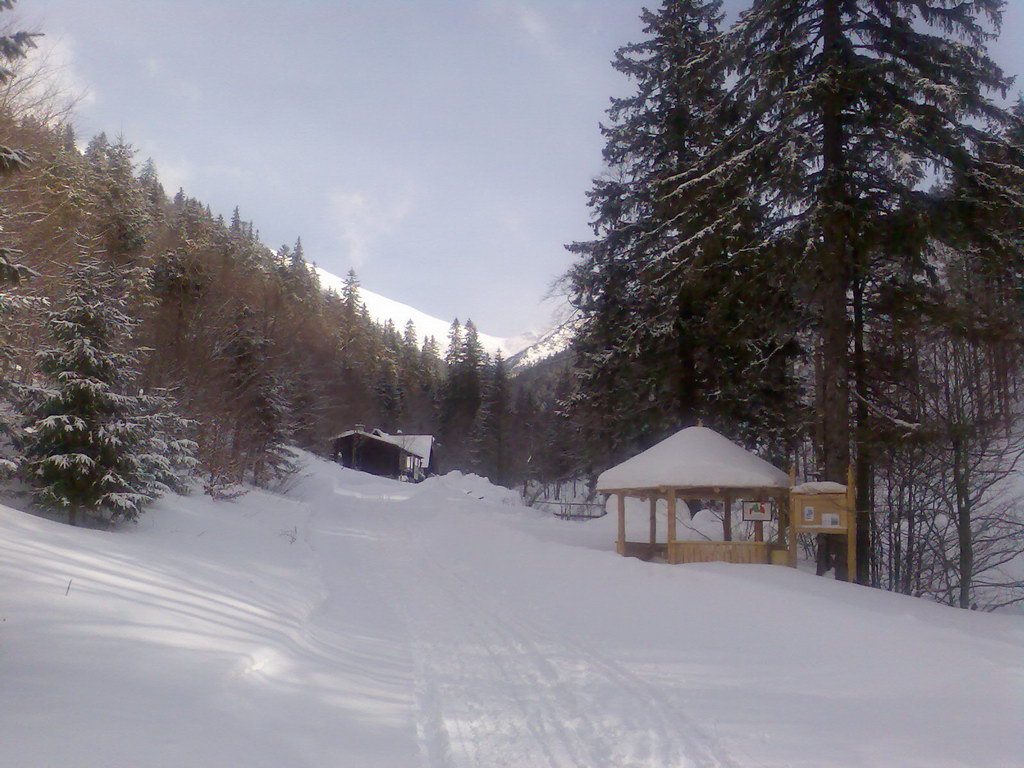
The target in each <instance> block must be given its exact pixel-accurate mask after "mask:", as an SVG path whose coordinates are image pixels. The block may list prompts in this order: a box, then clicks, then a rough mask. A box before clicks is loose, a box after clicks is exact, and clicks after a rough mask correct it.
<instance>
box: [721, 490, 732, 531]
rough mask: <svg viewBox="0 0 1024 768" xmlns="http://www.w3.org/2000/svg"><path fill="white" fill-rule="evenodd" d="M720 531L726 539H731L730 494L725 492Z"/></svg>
mask: <svg viewBox="0 0 1024 768" xmlns="http://www.w3.org/2000/svg"><path fill="white" fill-rule="evenodd" d="M722 533H723V534H724V536H725V540H726V541H732V496H730V495H729V494H725V516H724V517H722Z"/></svg>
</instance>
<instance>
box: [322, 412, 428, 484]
mask: <svg viewBox="0 0 1024 768" xmlns="http://www.w3.org/2000/svg"><path fill="white" fill-rule="evenodd" d="M433 447H434V437H433V435H404V434H401V433H399V434H396V435H389V434H387V433H385V432H382V431H381V430H379V429H373V430H369V431H368V430H366V429H365V428H364V427H361V426H360V427H356V428H355V429H350V430H348V431H347V432H342V433H341V434H340V435H337V436H336V437H334V438H333V439H332V441H331V458H332V459H333V460H334V461H336V462H338V463H339V464H341V465H342V466H345V467H349V468H350V469H358V470H359V471H361V472H369V473H370V474H373V475H380V476H381V477H393V478H395V479H396V480H408V481H410V482H414V483H418V482H419V481H420V480H423V479H424V478H425V477H426V476H427V473H428V472H430V470H431V461H432V454H433Z"/></svg>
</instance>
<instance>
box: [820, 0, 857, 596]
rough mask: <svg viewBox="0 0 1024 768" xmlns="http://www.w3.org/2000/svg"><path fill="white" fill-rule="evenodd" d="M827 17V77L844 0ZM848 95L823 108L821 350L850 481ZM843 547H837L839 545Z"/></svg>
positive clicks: (839, 573) (835, 57)
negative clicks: (845, 104)
mask: <svg viewBox="0 0 1024 768" xmlns="http://www.w3.org/2000/svg"><path fill="white" fill-rule="evenodd" d="M823 10H824V13H823V18H822V33H823V59H824V67H825V72H824V73H823V74H824V75H825V76H826V77H827V76H828V74H829V72H830V71H838V70H839V69H840V67H841V66H842V55H843V54H842V46H841V43H842V25H841V17H840V9H839V0H825V2H824V9H823ZM842 110H843V96H842V93H841V92H840V91H839V90H838V89H835V88H833V89H831V90H830V91H829V92H828V94H827V95H826V96H825V98H824V101H823V108H822V129H823V131H822V135H823V146H822V157H823V162H824V168H823V170H824V178H825V181H824V186H823V189H822V215H823V218H822V244H821V245H822V247H821V265H820V266H821V280H822V284H821V289H820V292H819V301H820V305H821V352H822V355H821V357H822V411H821V417H822V446H821V448H822V451H821V452H822V459H823V468H824V470H825V480H831V481H834V482H837V483H845V482H846V481H847V477H846V475H847V468H848V467H849V464H850V404H849V351H848V350H849V343H850V324H849V318H848V314H847V308H846V303H847V302H846V294H847V289H848V288H849V284H850V277H849V272H850V270H849V247H850V240H851V239H852V236H853V232H852V231H851V228H850V225H849V214H848V208H849V200H848V199H847V198H848V193H847V189H846V183H845V169H844V167H843V160H844V155H845V135H844V134H845V131H844V127H843V115H842ZM837 549H838V550H840V551H836V550H837ZM829 550H830V552H831V553H832V554H833V555H834V560H835V562H834V564H835V571H836V578H837V579H839V578H845V577H846V558H845V557H843V556H842V555H843V553H842V551H841V547H834V544H833V543H832V542H830V546H829Z"/></svg>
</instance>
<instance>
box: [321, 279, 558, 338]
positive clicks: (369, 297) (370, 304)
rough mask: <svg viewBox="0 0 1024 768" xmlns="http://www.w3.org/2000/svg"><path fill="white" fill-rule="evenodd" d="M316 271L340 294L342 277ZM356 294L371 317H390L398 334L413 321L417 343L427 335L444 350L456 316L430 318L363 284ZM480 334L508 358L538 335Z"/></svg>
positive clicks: (383, 319)
mask: <svg viewBox="0 0 1024 768" xmlns="http://www.w3.org/2000/svg"><path fill="white" fill-rule="evenodd" d="M316 274H317V277H318V278H319V279H320V285H321V286H322V287H323V289H324V290H333V291H335V292H337V293H338V294H339V295H340V294H341V292H342V288H343V287H344V285H345V280H344V278H341V277H338V276H337V275H335V274H332V273H331V272H328V271H327V270H325V269H322V268H320V267H316ZM359 295H360V297H361V298H362V300H363V303H364V304H365V305H366V310H367V312H369V314H370V317H371V318H373V319H374V320H375V321H376V322H378V323H385V322H387V321H388V320H390V321H391V322H392V323H394V325H395V328H397V329H398V331H399V333H401V332H402V329H403V328H405V324H406V323H407V322H409V321H410V320H412V322H413V324H415V326H416V333H417V334H418V335H419V341H420V344H422V343H423V340H424V339H425V338H426V337H427V336H433V337H434V338H435V339H437V343H438V344H439V345H440V346H441V349H442V351H443V350H444V348H445V345H446V344H447V343H448V331H449V329H450V328H451V324H452V320H454V319H455V318H454V317H452V318H450V319H448V320H442V319H441V318H437V317H433V316H432V315H428V314H427V313H426V312H421V311H420V310H418V309H415V308H413V307H410V306H408V305H407V304H403V303H401V302H400V301H395V300H394V299H389V298H388V297H387V296H381V295H380V294H379V293H374V292H373V291H371V290H368V289H366V288H363V287H362V286H360V287H359ZM459 319H460V320H462V321H465V320H467V319H470V318H466V317H460V318H459ZM478 331H479V329H478ZM479 336H480V343H481V344H482V345H483V348H484V350H486V351H487V352H488V353H490V354H494V353H495V352H499V351H500V352H501V354H502V355H503V356H504V357H511V356H513V355H515V354H516V353H518V352H521V351H523V350H524V349H526V348H527V347H530V346H531V345H533V344H535V343H536V342H537V341H538V339H539V338H540V337H539V336H538V334H536V333H533V332H526V333H523V334H521V335H519V336H509V337H500V336H491V335H489V334H487V333H484V332H482V331H479Z"/></svg>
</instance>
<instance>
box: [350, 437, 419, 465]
mask: <svg viewBox="0 0 1024 768" xmlns="http://www.w3.org/2000/svg"><path fill="white" fill-rule="evenodd" d="M355 434H360V435H366V436H367V437H374V438H376V439H378V440H380V441H382V442H385V443H390V444H391V445H397V446H398V447H399V448H401V449H402V450H403V451H405V452H406V453H411V454H413V455H414V456H419V457H420V458H421V459H423V460H424V461H425V462H426V463H428V464H429V463H430V452H431V450H433V447H434V436H433V435H403V434H401V433H399V434H397V435H389V434H387V433H386V432H382V431H381V430H379V429H375V430H373V432H364V431H363V430H361V429H350V430H348V431H346V432H342V433H341V434H340V435H335V437H334V439H335V440H337V439H338V438H340V437H348V436H349V435H355Z"/></svg>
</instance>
